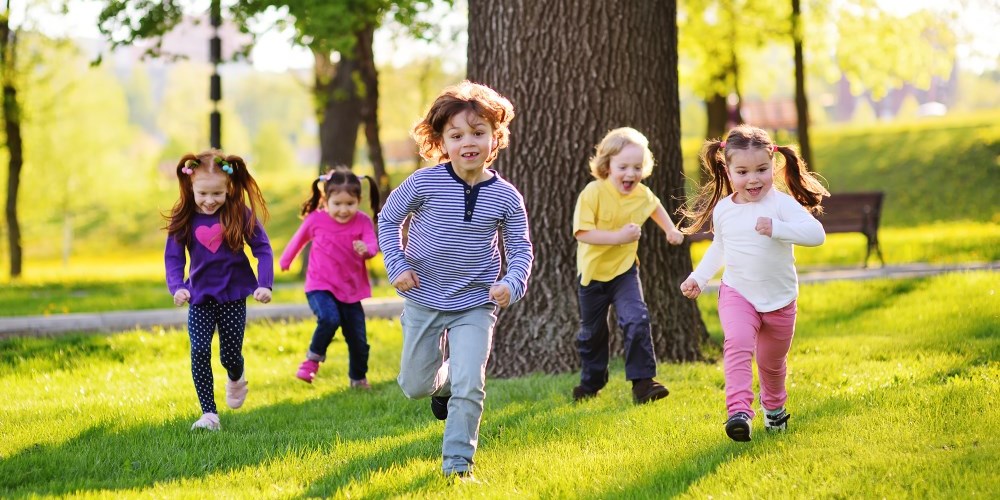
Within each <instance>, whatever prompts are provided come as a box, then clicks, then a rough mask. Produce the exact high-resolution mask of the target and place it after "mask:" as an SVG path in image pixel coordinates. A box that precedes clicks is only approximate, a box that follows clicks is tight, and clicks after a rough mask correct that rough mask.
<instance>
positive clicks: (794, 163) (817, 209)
mask: <svg viewBox="0 0 1000 500" xmlns="http://www.w3.org/2000/svg"><path fill="white" fill-rule="evenodd" d="M775 151H776V152H778V153H781V156H783V157H784V158H785V185H786V186H787V187H788V191H789V192H790V193H791V195H792V196H793V197H794V198H795V201H797V202H799V204H800V205H802V206H803V207H806V210H809V211H810V212H812V213H813V214H815V215H820V214H822V213H823V207H822V206H821V205H820V204H821V203H822V202H823V197H824V196H830V192H829V191H827V189H826V188H825V187H823V184H821V183H820V182H819V179H818V178H817V177H816V174H815V173H813V172H810V171H809V169H808V168H807V167H806V162H805V161H804V160H802V158H800V157H799V154H798V153H797V152H796V151H795V150H794V149H792V148H790V147H788V146H775Z"/></svg>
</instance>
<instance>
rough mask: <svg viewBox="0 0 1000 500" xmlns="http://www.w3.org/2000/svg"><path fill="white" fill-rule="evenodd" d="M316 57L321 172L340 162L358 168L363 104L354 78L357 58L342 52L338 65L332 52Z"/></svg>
mask: <svg viewBox="0 0 1000 500" xmlns="http://www.w3.org/2000/svg"><path fill="white" fill-rule="evenodd" d="M313 56H314V60H315V65H314V66H313V71H314V73H315V74H314V76H315V80H316V81H315V88H314V90H313V92H314V96H315V99H316V103H317V107H318V110H319V115H320V117H319V150H320V154H319V163H320V164H319V171H320V173H323V172H325V171H326V170H327V169H328V168H331V167H336V166H338V165H340V166H345V167H347V168H354V153H355V150H356V149H357V140H358V127H359V126H361V106H362V103H361V99H360V98H359V97H358V88H357V85H356V84H355V81H354V76H355V72H356V71H358V62H357V59H356V58H355V57H353V54H351V57H347V56H346V55H343V54H341V57H340V60H338V61H337V63H336V64H334V63H333V62H331V61H330V54H329V53H326V52H322V51H313Z"/></svg>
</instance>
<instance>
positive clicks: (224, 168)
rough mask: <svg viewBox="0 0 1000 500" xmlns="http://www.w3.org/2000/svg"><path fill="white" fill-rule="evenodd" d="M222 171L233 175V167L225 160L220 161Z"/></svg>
mask: <svg viewBox="0 0 1000 500" xmlns="http://www.w3.org/2000/svg"><path fill="white" fill-rule="evenodd" d="M222 171H223V172H225V173H227V174H229V175H233V167H230V166H229V163H227V162H222Z"/></svg>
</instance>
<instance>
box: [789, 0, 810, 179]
mask: <svg viewBox="0 0 1000 500" xmlns="http://www.w3.org/2000/svg"><path fill="white" fill-rule="evenodd" d="M802 37H803V27H802V7H801V5H800V0H792V47H793V50H794V51H795V56H794V57H795V116H796V118H797V119H796V124H797V125H796V127H797V129H796V130H797V131H798V136H799V154H801V155H802V159H803V160H805V161H806V165H812V164H813V162H812V146H810V143H809V99H808V97H807V96H806V69H805V68H806V65H805V61H804V58H803V54H802ZM813 168H815V166H814V167H813Z"/></svg>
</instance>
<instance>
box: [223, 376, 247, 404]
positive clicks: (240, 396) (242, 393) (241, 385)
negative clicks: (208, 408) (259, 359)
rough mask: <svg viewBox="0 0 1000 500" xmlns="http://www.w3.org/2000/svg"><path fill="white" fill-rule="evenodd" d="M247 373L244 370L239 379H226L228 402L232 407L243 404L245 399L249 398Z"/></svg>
mask: <svg viewBox="0 0 1000 500" xmlns="http://www.w3.org/2000/svg"><path fill="white" fill-rule="evenodd" d="M248 391H249V389H248V388H247V374H246V373H245V372H244V373H243V375H241V376H240V379H239V380H235V381H234V380H227V381H226V404H227V405H229V407H230V408H232V409H234V410H235V409H237V408H239V407H241V406H243V401H246V399H247V392H248Z"/></svg>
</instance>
